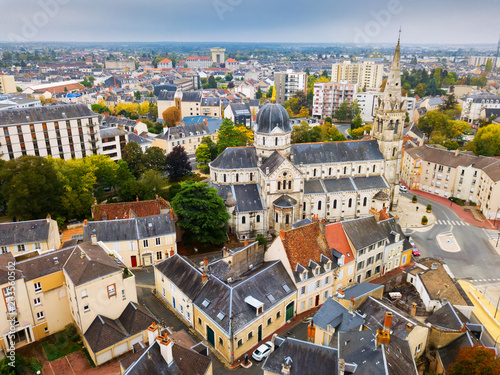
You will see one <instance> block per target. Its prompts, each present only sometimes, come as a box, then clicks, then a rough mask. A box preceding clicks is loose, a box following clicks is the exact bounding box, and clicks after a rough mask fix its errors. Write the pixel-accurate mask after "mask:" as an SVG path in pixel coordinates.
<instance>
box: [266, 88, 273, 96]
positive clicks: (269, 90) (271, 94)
mask: <svg viewBox="0 0 500 375" xmlns="http://www.w3.org/2000/svg"><path fill="white" fill-rule="evenodd" d="M273 92H274V86H269V88H268V89H267V92H266V98H272V97H273Z"/></svg>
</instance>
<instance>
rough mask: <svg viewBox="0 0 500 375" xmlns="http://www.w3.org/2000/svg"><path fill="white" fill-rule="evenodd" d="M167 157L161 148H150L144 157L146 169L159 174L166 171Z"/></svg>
mask: <svg viewBox="0 0 500 375" xmlns="http://www.w3.org/2000/svg"><path fill="white" fill-rule="evenodd" d="M165 162H166V156H165V154H164V152H163V150H162V149H161V148H160V147H150V148H148V149H147V150H146V152H145V153H144V157H143V163H144V167H145V168H146V169H152V170H155V171H157V172H163V171H164V170H165Z"/></svg>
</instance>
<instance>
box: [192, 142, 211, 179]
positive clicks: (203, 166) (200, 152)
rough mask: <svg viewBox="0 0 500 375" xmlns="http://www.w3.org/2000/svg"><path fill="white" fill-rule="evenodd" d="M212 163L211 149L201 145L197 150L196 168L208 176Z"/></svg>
mask: <svg viewBox="0 0 500 375" xmlns="http://www.w3.org/2000/svg"><path fill="white" fill-rule="evenodd" d="M211 161H212V159H211V154H210V147H208V145H207V144H200V145H199V146H198V148H197V149H196V162H197V163H198V164H197V165H196V166H197V167H198V169H200V170H201V171H202V172H203V173H205V174H206V173H209V171H210V168H209V167H208V163H210V162H211Z"/></svg>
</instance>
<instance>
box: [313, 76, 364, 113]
mask: <svg viewBox="0 0 500 375" xmlns="http://www.w3.org/2000/svg"><path fill="white" fill-rule="evenodd" d="M357 91H358V85H357V84H356V83H347V82H345V81H344V82H322V83H315V84H314V94H313V110H312V115H313V116H314V117H316V118H318V119H322V120H324V119H325V118H326V117H333V114H334V112H335V111H336V110H337V109H339V106H340V104H342V103H343V102H344V101H346V100H348V101H353V99H354V97H355V95H356V93H357Z"/></svg>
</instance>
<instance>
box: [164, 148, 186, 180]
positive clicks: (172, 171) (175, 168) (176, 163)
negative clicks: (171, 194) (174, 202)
mask: <svg viewBox="0 0 500 375" xmlns="http://www.w3.org/2000/svg"><path fill="white" fill-rule="evenodd" d="M165 170H166V171H167V173H168V176H169V177H170V178H172V179H176V178H180V177H184V176H186V175H187V174H188V173H189V172H191V164H190V163H189V157H188V155H187V153H186V150H185V149H184V147H182V146H175V147H174V148H173V149H172V151H170V152H169V153H168V154H167V156H166V158H165Z"/></svg>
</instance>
